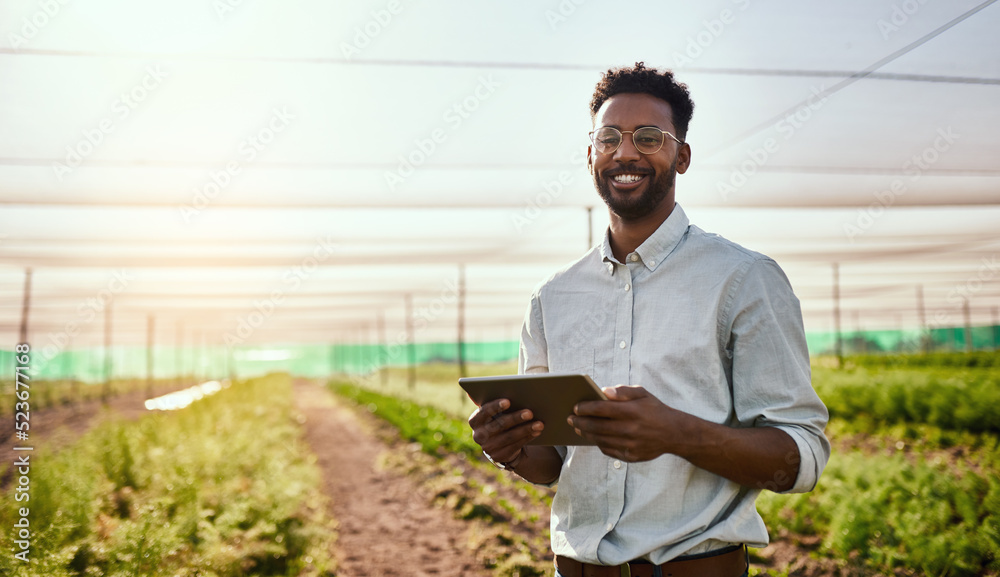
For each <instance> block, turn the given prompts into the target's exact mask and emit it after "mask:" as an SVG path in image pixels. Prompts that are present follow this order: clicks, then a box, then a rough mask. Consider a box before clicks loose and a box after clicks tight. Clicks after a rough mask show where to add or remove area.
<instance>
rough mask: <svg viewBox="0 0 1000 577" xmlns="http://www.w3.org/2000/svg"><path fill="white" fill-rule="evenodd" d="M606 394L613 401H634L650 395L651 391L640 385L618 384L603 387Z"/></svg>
mask: <svg viewBox="0 0 1000 577" xmlns="http://www.w3.org/2000/svg"><path fill="white" fill-rule="evenodd" d="M602 390H603V391H604V394H605V396H607V397H608V399H609V400H612V401H633V400H635V399H641V398H643V397H648V396H649V391H647V390H646V389H644V388H642V387H640V386H639V385H618V386H617V387H605V388H604V389H602Z"/></svg>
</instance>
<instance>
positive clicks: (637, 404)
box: [469, 63, 830, 577]
mask: <svg viewBox="0 0 1000 577" xmlns="http://www.w3.org/2000/svg"><path fill="white" fill-rule="evenodd" d="M693 108H694V105H693V103H692V102H691V99H690V96H689V94H688V91H687V87H686V86H685V85H683V84H679V83H677V82H676V81H675V80H674V78H673V75H672V74H671V73H670V72H661V71H658V70H655V69H649V68H646V67H645V66H644V65H643V64H642V63H638V64H636V65H635V66H634V67H631V68H622V69H614V70H609V71H608V72H607V73H605V75H604V76H603V78H602V79H601V81H600V82H599V83H598V85H597V88H596V91H595V93H594V96H593V99H592V101H591V117H592V119H593V123H594V132H592V133H591V143H592V145H591V147H590V148H589V149H588V166H589V169H590V172H591V174H592V175H593V177H594V185H595V187H596V188H597V191H598V193H599V194H600V195H601V198H602V199H603V200H604V202H605V204H607V206H608V210H609V213H610V217H611V224H610V227H609V228H608V231H607V233H606V235H605V238H604V242H603V243H602V244H600V245H598V246H596V247H594V248H593V249H591V250H590V252H588V253H587V254H586V255H584V256H583V258H581V259H580V260H578V261H576V262H574V263H572V264H570V265H569V266H567V267H566V268H564V269H562V270H561V271H559V272H557V273H556V274H554V275H553V276H552V277H550V278H549V279H548V280H547V281H545V282H544V283H542V285H540V287H539V288H538V289H537V290H536V291H535V293H534V295H533V296H532V299H531V304H530V307H529V310H528V313H527V315H526V318H525V322H524V327H523V329H522V333H521V349H520V355H519V371H520V372H522V373H533V372H572V373H586V374H589V375H590V376H591V377H592V378H593V379H594V381H595V382H596V383H598V385H601V386H604V387H606V388H605V389H604V391H605V393H606V394H607V396H608V399H609V400H607V401H597V402H586V403H580V404H579V405H577V406H576V408H575V409H574V414H573V415H572V416H570V417H569V422H570V424H571V425H572V426H573V427H574V428H575V429H576V431H577V433H578V434H580V435H581V436H583V437H586V438H587V439H590V440H593V441H595V442H596V443H597V445H596V447H595V446H573V447H543V446H535V445H526V443H527V442H528V441H530V440H531V439H532V438H533V437H535V436H537V435H538V434H539V432H540V431H541V430H542V429H543V428H544V426H545V425H544V423H541V422H539V421H534V420H533V419H532V415H531V411H530V410H525V411H522V412H520V413H517V414H513V413H506V412H504V411H505V409H506V408H508V407H509V406H510V404H509V401H507V400H506V399H497V400H495V401H492V402H489V403H485V404H483V406H482V407H480V408H479V409H478V410H477V411H476V412H475V413H473V414H472V416H471V417H470V418H469V424H470V426H471V427H472V429H473V437H474V439H475V440H476V442H477V443H479V444H480V445H481V446H482V448H483V451H484V452H485V453H486V454H487V456H489V457H490V459H491V460H492V461H494V462H495V463H498V464H499V465H501V466H503V467H505V468H507V469H511V470H513V471H514V472H516V473H517V474H518V475H520V476H521V477H523V478H525V479H527V480H528V481H531V482H534V483H539V484H551V483H555V482H556V481H558V483H559V484H558V488H557V490H556V495H555V498H554V499H553V502H552V520H551V527H552V531H551V533H552V549H553V552H554V553H555V555H556V566H557V573H556V574H557V575H561V576H562V577H579V576H581V575H588V576H589V575H609V576H610V575H614V576H616V577H617V576H618V575H619V570H620V569H619V567H618V566H619V565H622V564H625V563H628V564H629V567H630V571H631V574H632V575H674V576H675V577H681V576H683V575H719V576H722V577H738V576H739V575H746V574H747V554H746V550H745V546H746V545H750V546H754V547H762V546H764V545H765V544H766V543H767V539H768V537H767V529H766V527H765V526H764V523H763V520H762V519H761V518H760V516H759V515H758V514H757V511H756V507H755V505H754V502H755V500H756V498H757V495H758V494H759V493H760V491H761V490H763V489H768V490H772V491H778V492H807V491H810V490H812V488H813V486H814V485H815V484H816V481H817V479H818V477H819V476H820V474H821V472H822V470H823V468H824V467H825V466H826V462H827V459H828V458H829V455H830V445H829V442H828V441H827V439H826V437H825V436H824V435H823V429H824V427H825V426H826V421H827V418H828V414H827V411H826V407H825V406H824V405H823V403H822V402H821V401H820V400H819V398H818V397H817V396H816V394H815V392H814V391H813V389H812V384H811V377H810V368H809V355H808V351H807V349H806V342H805V335H804V331H803V327H802V317H801V312H800V310H799V304H798V300H797V299H796V298H795V295H794V294H793V293H792V289H791V286H790V285H789V283H788V280H787V278H786V277H785V275H784V273H783V272H782V271H781V269H780V268H779V267H778V265H777V264H775V262H774V261H773V260H771V259H769V258H767V257H766V256H763V255H761V254H758V253H755V252H752V251H749V250H747V249H745V248H743V247H740V246H738V245H736V244H734V243H732V242H729V241H727V240H725V239H723V238H721V237H719V236H717V235H712V234H708V233H706V232H704V231H702V230H701V229H699V228H698V227H696V226H694V225H690V224H689V222H688V218H687V215H686V214H685V213H684V211H683V209H681V207H680V206H679V205H677V204H675V202H674V180H675V175H676V174H678V173H679V174H684V173H685V172H687V170H688V167H689V166H690V164H691V147H690V146H689V145H688V144H687V143H685V142H684V140H685V136H686V133H687V128H688V123H689V121H690V119H691V115H692V112H693ZM608 385H615V386H610V387H609V386H608Z"/></svg>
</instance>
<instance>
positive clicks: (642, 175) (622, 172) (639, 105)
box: [587, 93, 690, 221]
mask: <svg viewBox="0 0 1000 577" xmlns="http://www.w3.org/2000/svg"><path fill="white" fill-rule="evenodd" d="M602 126H611V127H614V128H617V129H618V130H619V131H621V132H625V133H626V134H623V135H622V143H621V145H620V146H619V147H618V150H616V151H614V152H612V153H611V154H602V153H600V152H597V151H596V150H594V149H593V146H591V147H590V149H588V150H589V153H588V159H587V161H588V165H589V166H590V172H591V174H593V176H594V186H595V187H596V188H597V192H598V193H599V194H600V195H601V198H602V199H603V200H604V202H605V204H607V205H608V208H609V209H610V210H611V212H612V213H614V214H615V215H617V216H618V217H619V218H621V219H622V220H626V221H629V220H638V219H641V218H643V217H646V216H649V215H650V214H652V213H654V212H657V211H665V214H669V212H670V210H671V209H672V208H673V206H674V176H675V174H676V173H678V172H679V173H681V174H683V173H684V172H686V171H687V167H688V164H689V163H690V148H689V147H688V146H687V145H686V144H679V143H677V142H676V141H675V140H673V139H672V138H670V137H669V136H666V135H664V142H663V147H662V148H660V150H659V151H657V152H655V153H653V154H643V153H640V152H639V151H638V150H636V148H635V144H634V143H633V142H632V133H631V132H628V131H633V130H636V129H638V128H642V127H644V126H654V127H656V128H659V129H661V130H666V131H669V132H670V133H671V134H675V135H676V133H677V131H676V128H675V127H674V124H673V120H672V111H671V109H670V105H669V104H667V103H666V102H665V101H663V100H660V99H659V98H656V97H655V96H652V95H650V94H641V93H625V94H616V95H615V96H612V97H611V98H609V99H608V100H607V101H605V103H604V104H603V105H602V106H601V108H600V110H598V111H597V115H596V116H595V117H594V128H599V127H602Z"/></svg>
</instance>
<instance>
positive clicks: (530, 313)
mask: <svg viewBox="0 0 1000 577" xmlns="http://www.w3.org/2000/svg"><path fill="white" fill-rule="evenodd" d="M547 372H549V353H548V347H547V345H546V343H545V329H544V327H543V326H542V304H541V294H540V287H539V288H538V289H536V290H535V292H534V293H532V295H531V302H530V303H528V310H527V312H526V313H525V314H524V324H523V325H522V326H521V345H520V348H519V349H518V353H517V373H518V374H520V375H524V374H528V373H547Z"/></svg>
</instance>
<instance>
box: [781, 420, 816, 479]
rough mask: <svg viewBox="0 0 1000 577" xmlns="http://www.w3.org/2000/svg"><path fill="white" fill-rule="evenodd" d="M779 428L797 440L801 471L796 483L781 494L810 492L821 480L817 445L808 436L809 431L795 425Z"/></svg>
mask: <svg viewBox="0 0 1000 577" xmlns="http://www.w3.org/2000/svg"><path fill="white" fill-rule="evenodd" d="M777 428H779V429H781V430H782V431H784V432H786V433H788V436H789V437H791V438H792V440H793V441H795V446H796V447H797V448H798V450H799V473H798V476H796V478H795V484H794V485H792V487H791V488H790V489H788V490H786V491H779V493H781V494H789V493H808V492H809V491H812V490H813V488H814V487H815V486H816V481H817V480H819V472H820V471H819V459H817V458H816V453H815V450H816V449H815V447H814V446H813V444H812V443H810V442H809V441H810V439H808V438H807V437H806V435H808V433H806V432H803V431H802V430H801V429H799V428H798V427H794V426H787V425H785V426H778V427H777Z"/></svg>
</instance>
